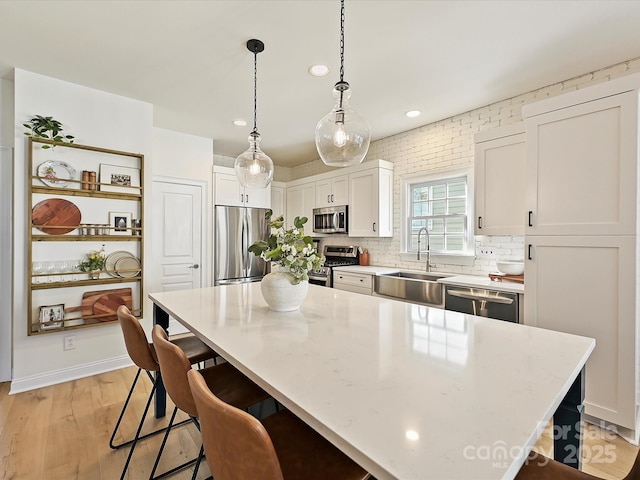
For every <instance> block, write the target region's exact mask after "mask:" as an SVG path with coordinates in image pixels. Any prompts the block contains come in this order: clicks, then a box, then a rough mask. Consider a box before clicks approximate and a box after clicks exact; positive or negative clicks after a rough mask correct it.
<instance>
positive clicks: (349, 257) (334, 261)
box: [309, 245, 358, 287]
mask: <svg viewBox="0 0 640 480" xmlns="http://www.w3.org/2000/svg"><path fill="white" fill-rule="evenodd" d="M323 255H324V258H325V262H324V266H323V267H322V268H321V269H320V270H312V271H311V272H309V283H313V284H315V285H324V286H325V287H332V286H333V268H334V267H342V266H345V265H358V247H354V246H349V247H345V246H342V245H325V246H324V250H323Z"/></svg>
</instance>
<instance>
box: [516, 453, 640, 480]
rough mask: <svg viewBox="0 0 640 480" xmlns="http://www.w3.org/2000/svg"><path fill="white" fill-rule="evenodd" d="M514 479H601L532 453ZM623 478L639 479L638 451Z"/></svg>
mask: <svg viewBox="0 0 640 480" xmlns="http://www.w3.org/2000/svg"><path fill="white" fill-rule="evenodd" d="M516 480H601V479H600V477H594V476H593V475H589V474H588V473H584V472H581V471H580V470H576V469H575V468H572V467H570V466H568V465H565V464H564V463H560V462H556V461H555V460H552V459H550V458H547V457H545V456H544V455H538V454H536V453H532V454H531V455H529V459H528V460H527V461H526V462H525V464H524V465H523V466H522V468H521V469H520V471H519V472H518V475H516ZM623 480H640V452H639V453H638V456H637V457H636V460H635V462H634V464H633V466H632V467H631V470H630V471H629V473H628V474H627V476H626V477H624V479H623Z"/></svg>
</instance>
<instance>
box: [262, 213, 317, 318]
mask: <svg viewBox="0 0 640 480" xmlns="http://www.w3.org/2000/svg"><path fill="white" fill-rule="evenodd" d="M272 213H273V212H271V210H269V211H268V212H267V214H266V218H267V222H268V224H269V226H270V227H271V229H272V233H271V235H269V238H268V239H267V240H259V241H257V242H255V243H254V244H253V245H251V246H250V247H249V252H251V253H253V254H254V255H256V256H259V257H260V258H262V259H264V260H265V261H267V262H271V263H272V264H276V265H278V267H277V268H273V269H272V272H271V273H268V274H267V275H265V277H264V278H263V279H262V284H261V286H260V287H261V291H262V296H263V297H264V299H265V301H266V302H267V304H268V305H269V307H270V308H271V309H272V310H276V311H280V312H286V311H291V310H297V309H298V308H300V305H301V304H302V301H303V300H304V298H305V297H306V294H307V289H308V285H309V271H310V270H317V269H319V268H320V267H321V266H322V264H323V263H324V258H323V257H322V256H321V255H319V254H318V252H317V251H316V249H315V247H314V245H313V239H312V238H311V237H310V236H308V235H305V234H304V224H305V223H307V217H296V218H295V220H294V221H293V227H291V228H286V226H285V222H284V217H283V216H282V215H280V216H279V217H277V218H275V219H274V220H271V216H272Z"/></svg>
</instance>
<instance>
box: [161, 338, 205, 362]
mask: <svg viewBox="0 0 640 480" xmlns="http://www.w3.org/2000/svg"><path fill="white" fill-rule="evenodd" d="M171 343H173V344H174V345H177V346H178V347H180V349H181V350H182V351H183V352H184V354H185V355H186V356H187V358H188V359H189V363H191V365H195V364H196V363H200V362H204V361H206V360H210V359H212V358H215V357H217V356H218V355H217V353H216V352H214V351H213V350H212V349H211V348H209V347H208V346H207V345H206V344H204V343H203V342H202V340H200V339H199V338H198V337H196V336H195V335H187V336H185V337H176V338H171ZM150 345H151V348H153V344H150ZM154 354H155V350H154Z"/></svg>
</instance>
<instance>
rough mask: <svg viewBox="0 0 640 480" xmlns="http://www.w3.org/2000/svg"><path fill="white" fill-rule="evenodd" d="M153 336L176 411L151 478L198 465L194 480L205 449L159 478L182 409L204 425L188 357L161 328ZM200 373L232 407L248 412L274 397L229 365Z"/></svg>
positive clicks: (196, 424)
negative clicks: (172, 429)
mask: <svg viewBox="0 0 640 480" xmlns="http://www.w3.org/2000/svg"><path fill="white" fill-rule="evenodd" d="M151 337H152V339H153V346H154V348H155V352H156V355H157V356H158V362H159V363H160V369H161V371H162V380H163V382H164V385H165V387H166V389H167V394H168V395H169V397H170V398H171V400H172V401H173V403H174V405H175V408H174V409H173V413H172V415H171V419H170V420H169V427H168V428H167V431H166V433H165V436H164V439H163V440H162V444H161V445H160V450H159V451H158V455H157V457H156V461H155V464H154V466H153V469H152V470H151V477H150V478H151V479H156V478H162V477H165V476H167V475H170V474H172V473H174V472H176V471H178V470H181V469H183V468H186V467H187V466H189V465H191V464H192V463H194V462H195V469H194V472H193V478H196V475H197V472H198V467H199V465H200V461H201V459H202V454H203V453H204V451H203V449H200V450H201V451H200V454H199V455H198V457H197V458H196V459H194V460H192V461H188V462H185V463H183V464H182V465H178V466H177V467H174V468H172V469H171V470H169V471H167V472H165V473H163V474H161V475H159V476H157V477H156V476H155V472H156V469H157V467H158V464H159V461H160V458H161V457H162V453H163V451H164V447H165V444H166V441H167V437H168V436H169V433H170V431H171V428H172V424H173V421H174V419H175V416H176V413H177V411H178V409H180V410H182V411H183V412H185V413H187V414H188V415H189V416H190V417H191V419H192V420H193V422H194V424H195V426H196V427H197V428H200V425H199V423H198V422H197V417H198V410H197V409H196V405H195V401H194V399H193V395H192V393H191V389H190V387H189V382H188V380H187V374H188V372H190V371H191V370H192V369H191V365H190V362H189V359H188V358H187V355H186V354H185V352H184V351H183V350H182V349H180V348H179V347H178V345H176V344H175V343H173V342H169V339H168V338H167V334H166V332H165V331H164V330H163V329H162V327H160V326H159V325H156V326H154V327H153V330H152V332H151ZM198 371H199V372H200V378H203V379H204V382H206V385H207V388H209V389H211V390H212V391H214V392H216V394H217V395H219V396H220V397H221V398H224V399H225V401H226V402H229V404H231V405H234V406H235V407H237V408H242V409H247V408H249V407H250V406H252V405H255V404H257V403H260V402H262V401H263V400H267V399H269V398H271V397H270V396H269V395H268V394H267V393H266V392H265V391H264V390H262V389H261V388H260V387H259V386H257V385H256V384H255V383H253V382H252V381H251V380H250V379H248V378H247V377H246V376H244V375H243V374H242V372H240V371H239V370H237V369H236V368H235V367H233V366H232V365H231V364H229V363H221V364H218V365H213V366H211V367H207V368H204V369H201V370H198Z"/></svg>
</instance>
